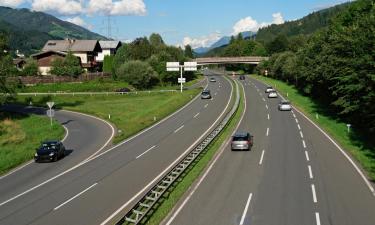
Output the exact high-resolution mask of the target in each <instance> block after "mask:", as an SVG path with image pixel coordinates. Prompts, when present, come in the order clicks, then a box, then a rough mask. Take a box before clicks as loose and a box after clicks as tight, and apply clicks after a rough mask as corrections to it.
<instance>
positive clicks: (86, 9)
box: [0, 0, 344, 47]
mask: <svg viewBox="0 0 375 225" xmlns="http://www.w3.org/2000/svg"><path fill="white" fill-rule="evenodd" d="M342 2H344V1H343V0H316V1H313V0H263V1H251V0H185V1H184V0H0V5H3V6H10V7H13V8H31V9H33V10H36V11H44V12H47V13H50V14H52V15H54V16H57V17H59V18H61V19H64V20H68V21H70V22H73V23H76V24H79V25H82V26H84V27H86V28H88V29H90V30H92V31H94V32H97V33H100V34H103V35H107V29H106V27H107V25H106V24H107V16H106V15H111V16H110V18H111V24H112V25H111V26H112V37H113V38H115V39H119V40H123V41H125V40H133V39H135V38H137V37H141V36H149V35H150V34H151V33H153V32H156V33H159V34H161V35H162V37H163V39H164V41H165V42H166V43H168V44H172V45H183V44H191V45H192V46H193V47H200V46H209V45H211V44H212V43H213V42H215V41H216V40H218V39H219V38H220V37H222V36H228V35H231V34H236V33H238V32H240V31H247V30H253V31H256V30H257V29H258V28H259V27H262V26H266V25H268V24H271V23H282V22H284V21H288V20H295V19H299V18H301V17H303V16H305V15H307V14H309V13H311V12H313V11H316V10H319V9H322V8H327V7H329V6H333V5H336V4H339V3H342Z"/></svg>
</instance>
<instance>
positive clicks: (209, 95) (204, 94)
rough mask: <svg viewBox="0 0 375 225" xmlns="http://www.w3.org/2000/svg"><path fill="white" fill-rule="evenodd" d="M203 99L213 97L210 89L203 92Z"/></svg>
mask: <svg viewBox="0 0 375 225" xmlns="http://www.w3.org/2000/svg"><path fill="white" fill-rule="evenodd" d="M201 99H211V92H210V90H204V91H202V93H201Z"/></svg>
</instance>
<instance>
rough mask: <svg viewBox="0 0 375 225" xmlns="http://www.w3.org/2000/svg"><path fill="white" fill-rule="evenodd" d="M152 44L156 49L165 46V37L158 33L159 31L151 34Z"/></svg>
mask: <svg viewBox="0 0 375 225" xmlns="http://www.w3.org/2000/svg"><path fill="white" fill-rule="evenodd" d="M149 39H150V44H151V45H152V46H153V47H154V48H156V49H159V48H161V47H163V46H165V44H164V41H163V38H162V37H161V36H160V34H157V33H152V34H151V35H150V38H149Z"/></svg>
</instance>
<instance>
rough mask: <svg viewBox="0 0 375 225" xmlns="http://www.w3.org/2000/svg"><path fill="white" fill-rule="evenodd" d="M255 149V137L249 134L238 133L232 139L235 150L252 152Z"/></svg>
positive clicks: (232, 146)
mask: <svg viewBox="0 0 375 225" xmlns="http://www.w3.org/2000/svg"><path fill="white" fill-rule="evenodd" d="M251 147H253V136H252V135H251V134H250V133H248V132H236V133H235V134H234V135H233V137H232V142H231V148H232V151H233V150H247V151H250V149H251Z"/></svg>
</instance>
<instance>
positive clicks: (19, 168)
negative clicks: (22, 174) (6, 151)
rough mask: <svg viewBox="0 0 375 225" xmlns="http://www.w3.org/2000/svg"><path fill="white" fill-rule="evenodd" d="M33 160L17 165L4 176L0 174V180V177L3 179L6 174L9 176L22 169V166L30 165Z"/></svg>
mask: <svg viewBox="0 0 375 225" xmlns="http://www.w3.org/2000/svg"><path fill="white" fill-rule="evenodd" d="M33 162H34V161H33V160H31V161H29V162H27V163H26V164H24V165H22V166H20V167H18V168H16V169H14V170H12V171H11V172H9V173H7V174H5V175H4V176H1V177H0V180H1V179H4V178H5V177H7V176H10V175H12V174H14V173H15V172H17V171H20V170H22V169H23V168H25V167H26V166H28V165H30V164H31V163H33ZM0 206H1V205H0Z"/></svg>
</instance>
